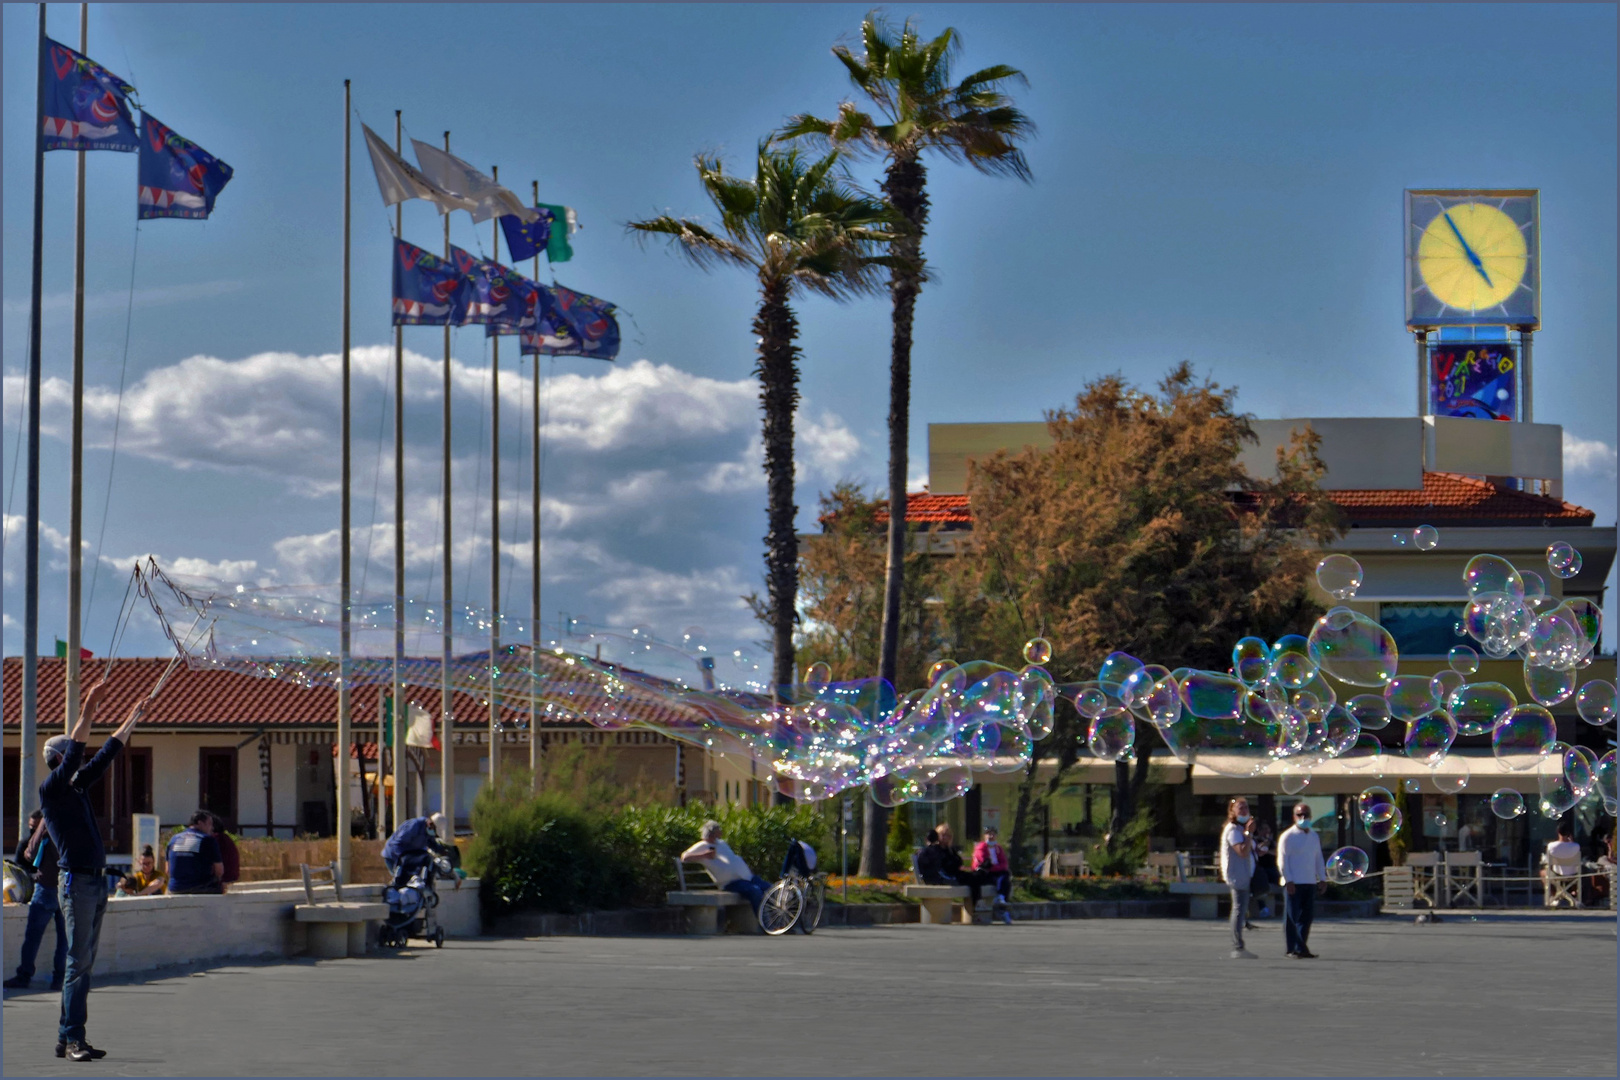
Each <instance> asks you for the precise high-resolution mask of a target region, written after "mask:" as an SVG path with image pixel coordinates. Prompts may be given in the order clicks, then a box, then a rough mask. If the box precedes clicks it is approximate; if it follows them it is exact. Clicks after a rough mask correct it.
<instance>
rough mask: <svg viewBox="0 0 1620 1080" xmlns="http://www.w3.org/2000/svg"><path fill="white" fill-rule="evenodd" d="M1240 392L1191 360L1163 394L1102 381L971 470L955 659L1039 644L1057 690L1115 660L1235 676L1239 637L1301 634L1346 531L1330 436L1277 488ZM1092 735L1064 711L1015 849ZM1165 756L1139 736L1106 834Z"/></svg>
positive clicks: (952, 615) (951, 608)
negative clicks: (1325, 488)
mask: <svg viewBox="0 0 1620 1080" xmlns="http://www.w3.org/2000/svg"><path fill="white" fill-rule="evenodd" d="M1234 397H1235V391H1234V390H1233V389H1231V388H1225V387H1219V386H1216V385H1214V384H1213V383H1211V382H1208V381H1203V382H1199V381H1198V380H1196V379H1195V377H1194V375H1193V372H1192V369H1191V368H1190V367H1189V366H1188V365H1186V364H1182V365H1180V366H1179V367H1177V368H1175V369H1174V370H1173V371H1171V372H1170V374H1169V375H1168V376H1167V377H1166V378H1165V379H1164V380H1163V381H1162V382H1161V383H1160V384H1159V387H1158V392H1157V393H1156V394H1155V393H1149V392H1144V391H1142V390H1139V389H1136V388H1135V387H1133V386H1131V385H1130V384H1129V383H1127V382H1126V381H1125V379H1124V378H1123V377H1122V376H1119V375H1109V376H1105V377H1103V378H1099V379H1096V380H1094V381H1093V382H1091V383H1089V384H1087V385H1086V387H1085V388H1084V389H1083V390H1082V392H1081V393H1080V394H1079V395H1078V396H1077V398H1076V399H1075V404H1074V407H1073V408H1072V409H1059V410H1057V411H1055V412H1051V413H1049V414H1048V415H1047V427H1048V430H1049V431H1050V432H1051V434H1052V438H1053V440H1054V443H1053V445H1052V446H1051V447H1050V448H1048V449H1042V450H1036V449H1030V450H1026V451H1024V452H1023V453H1020V454H1016V455H1013V454H1008V453H1006V452H1001V453H998V454H995V455H993V456H992V457H990V458H988V459H984V460H980V461H977V462H975V463H974V464H973V466H972V468H971V469H970V473H969V484H968V487H969V495H970V498H971V502H972V507H973V540H974V544H973V547H972V550H971V551H969V552H967V553H966V554H964V555H962V556H960V557H959V558H957V559H956V560H954V561H953V565H952V567H951V570H952V575H951V580H950V581H949V582H948V583H947V585H946V586H945V588H944V591H943V596H944V602H945V618H946V620H947V622H948V623H949V626H950V636H951V638H952V639H953V644H954V646H955V648H956V650H957V652H958V654H959V655H961V656H976V657H986V658H990V659H1000V658H1013V657H1016V656H1017V655H1018V651H1019V648H1020V645H1021V643H1022V642H1023V641H1025V640H1026V639H1028V638H1030V637H1033V636H1036V635H1040V636H1042V637H1046V638H1048V639H1049V640H1050V641H1051V642H1052V645H1053V650H1054V652H1053V657H1052V660H1051V663H1050V664H1049V665H1048V667H1049V669H1050V670H1051V671H1052V672H1053V674H1054V676H1055V677H1056V678H1057V679H1058V680H1059V681H1060V682H1063V681H1072V680H1084V679H1092V678H1095V677H1096V673H1097V669H1098V667H1099V665H1100V664H1101V662H1102V661H1103V659H1104V658H1105V657H1106V656H1107V655H1108V654H1109V653H1110V652H1114V651H1120V652H1126V653H1129V654H1131V655H1133V656H1136V657H1138V658H1139V659H1141V660H1143V661H1144V662H1147V663H1158V664H1163V665H1164V666H1166V667H1170V668H1176V667H1201V668H1211V669H1215V670H1224V669H1225V668H1226V667H1227V666H1228V665H1229V664H1230V662H1231V660H1230V658H1231V648H1232V644H1233V643H1234V642H1235V641H1236V640H1237V638H1239V637H1242V636H1243V635H1245V634H1258V635H1261V636H1263V637H1267V638H1268V639H1269V638H1271V637H1273V636H1275V635H1278V634H1281V633H1287V632H1297V631H1301V630H1302V628H1304V627H1307V626H1308V625H1309V624H1310V621H1311V620H1312V619H1313V618H1314V617H1315V616H1316V615H1317V614H1318V613H1319V611H1318V609H1317V608H1316V607H1315V605H1314V604H1313V603H1312V601H1311V600H1310V599H1309V597H1308V595H1307V593H1306V591H1305V590H1306V584H1307V582H1308V580H1309V578H1310V576H1311V573H1312V570H1313V568H1314V565H1315V559H1316V556H1315V554H1313V551H1314V549H1316V548H1318V547H1319V546H1320V545H1322V544H1324V543H1326V542H1327V541H1328V540H1330V539H1331V538H1332V537H1333V536H1334V535H1335V534H1336V532H1337V529H1338V516H1337V511H1336V510H1335V508H1334V507H1333V504H1332V503H1331V502H1329V501H1328V499H1327V498H1326V496H1324V495H1323V494H1322V493H1321V491H1320V490H1319V489H1318V487H1317V481H1318V480H1319V478H1320V477H1321V475H1322V472H1323V466H1322V463H1321V460H1320V458H1319V457H1318V456H1317V452H1316V448H1317V442H1318V439H1317V436H1316V435H1315V433H1314V432H1311V431H1310V430H1309V429H1306V430H1304V431H1299V432H1295V435H1294V439H1293V443H1292V446H1291V448H1290V449H1289V450H1288V451H1286V452H1285V451H1283V450H1281V449H1279V451H1278V454H1277V476H1276V478H1275V479H1271V478H1257V477H1252V476H1250V475H1248V473H1247V472H1246V471H1245V469H1244V467H1243V465H1242V463H1241V462H1240V460H1239V456H1240V455H1241V453H1242V452H1243V449H1244V447H1245V445H1247V444H1249V443H1252V442H1253V441H1254V440H1255V436H1254V432H1253V429H1252V428H1251V426H1250V423H1249V420H1250V418H1249V417H1248V416H1246V415H1243V414H1240V413H1238V412H1237V411H1236V410H1235V408H1234ZM1002 662H1009V661H1008V660H1003V661H1002ZM1084 739H1085V729H1084V726H1083V721H1082V720H1081V718H1080V716H1079V714H1078V713H1077V712H1075V710H1074V709H1073V708H1072V707H1063V708H1060V709H1059V710H1058V712H1057V714H1056V723H1055V725H1054V729H1053V732H1052V734H1051V735H1050V736H1049V737H1048V738H1047V739H1045V740H1043V741H1042V743H1041V744H1040V745H1039V746H1038V747H1037V754H1036V759H1035V760H1032V761H1031V762H1030V765H1029V768H1028V769H1027V771H1026V772H1025V776H1024V781H1023V784H1022V785H1021V788H1020V793H1019V801H1018V807H1017V814H1016V817H1015V819H1014V825H1013V835H1012V839H1011V843H1010V844H1009V845H1008V846H1009V848H1010V850H1011V851H1013V852H1015V853H1016V852H1019V851H1020V850H1021V844H1022V841H1023V834H1024V829H1025V827H1026V822H1027V820H1028V812H1029V810H1030V808H1031V803H1032V800H1034V801H1040V800H1043V799H1046V798H1049V797H1050V793H1051V792H1053V791H1055V790H1056V789H1057V786H1058V784H1059V782H1060V780H1061V777H1062V775H1063V771H1064V770H1065V769H1067V768H1068V767H1069V766H1070V765H1072V764H1073V763H1074V762H1075V760H1076V757H1077V755H1078V752H1079V748H1080V745H1081V744H1082V743H1083V742H1084ZM1161 744H1162V743H1161V740H1159V738H1158V735H1157V731H1156V729H1155V728H1153V726H1152V725H1151V724H1142V723H1139V724H1138V725H1137V732H1136V741H1135V761H1134V763H1131V762H1125V761H1121V762H1118V763H1116V765H1115V783H1114V800H1113V815H1112V820H1111V822H1110V835H1111V836H1114V837H1118V836H1120V835H1121V834H1122V833H1123V831H1124V827H1125V825H1126V823H1128V822H1130V821H1131V819H1132V817H1133V816H1134V808H1135V803H1136V798H1137V794H1138V793H1139V792H1140V790H1141V788H1142V785H1143V784H1144V783H1145V782H1146V780H1147V775H1148V754H1149V752H1150V750H1151V749H1152V748H1153V747H1154V746H1156V745H1161ZM1042 757H1055V758H1056V763H1057V772H1056V774H1055V775H1054V777H1053V779H1052V781H1051V782H1050V783H1049V784H1048V785H1046V790H1045V792H1042V793H1040V794H1039V795H1037V794H1036V793H1035V791H1034V787H1035V785H1034V777H1035V770H1036V762H1037V761H1038V760H1040V759H1041V758H1042Z"/></svg>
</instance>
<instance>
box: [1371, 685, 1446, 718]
mask: <svg viewBox="0 0 1620 1080" xmlns="http://www.w3.org/2000/svg"><path fill="white" fill-rule="evenodd" d="M1384 701H1385V702H1387V703H1388V704H1389V714H1390V715H1391V716H1393V717H1394V718H1395V719H1397V720H1407V721H1412V720H1416V719H1417V718H1418V717H1420V716H1427V715H1429V714H1430V713H1432V712H1434V710H1436V709H1438V708H1439V707H1440V699H1439V698H1437V697H1435V693H1434V685H1433V683H1432V682H1431V681H1430V680H1429V679H1428V678H1427V677H1425V676H1422V675H1399V676H1396V677H1395V678H1393V679H1391V680H1390V681H1389V685H1388V686H1386V687H1384Z"/></svg>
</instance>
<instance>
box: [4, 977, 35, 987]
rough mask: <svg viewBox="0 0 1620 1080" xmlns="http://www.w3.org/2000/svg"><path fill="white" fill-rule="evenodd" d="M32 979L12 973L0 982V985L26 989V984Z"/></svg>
mask: <svg viewBox="0 0 1620 1080" xmlns="http://www.w3.org/2000/svg"><path fill="white" fill-rule="evenodd" d="M33 981H34V980H33V979H25V978H23V977H22V976H21V975H13V976H12V977H11V978H9V979H7V980H6V981H5V982H3V983H0V986H4V987H5V988H6V989H7V990H26V989H28V984H29V983H31V982H33Z"/></svg>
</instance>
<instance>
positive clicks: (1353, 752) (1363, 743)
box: [1338, 735, 1384, 772]
mask: <svg viewBox="0 0 1620 1080" xmlns="http://www.w3.org/2000/svg"><path fill="white" fill-rule="evenodd" d="M1383 756H1384V747H1383V745H1382V744H1380V743H1379V741H1378V740H1377V739H1376V738H1375V737H1373V736H1371V735H1360V736H1357V737H1356V741H1355V745H1353V746H1351V747H1350V749H1348V750H1346V751H1345V752H1344V753H1342V754H1340V755H1339V757H1338V760H1339V762H1340V763H1341V764H1342V765H1343V766H1344V767H1345V768H1346V769H1352V770H1354V771H1356V772H1364V771H1374V772H1376V771H1377V769H1378V767H1380V766H1381V765H1382V763H1383Z"/></svg>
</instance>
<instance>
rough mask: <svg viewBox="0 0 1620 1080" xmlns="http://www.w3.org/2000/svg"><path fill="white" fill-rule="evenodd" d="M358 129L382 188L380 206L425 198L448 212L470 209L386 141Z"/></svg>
mask: <svg viewBox="0 0 1620 1080" xmlns="http://www.w3.org/2000/svg"><path fill="white" fill-rule="evenodd" d="M360 130H361V131H363V132H365V135H366V149H368V150H370V151H371V167H372V168H373V169H374V170H376V173H377V190H378V191H380V192H382V199H383V205H384V206H393V205H394V204H395V203H402V202H404V201H405V200H406V199H426V200H427V201H428V202H430V203H433V204H434V205H435V206H437V207H438V208H439V213H441V214H448V213H449V212H450V211H452V210H466V211H467V212H468V213H471V212H472V211H473V209H474V205H473V202H472V200H470V199H463V198H462V197H461V196H459V195H453V194H451V193H450V192H448V191H446V190H445V189H444V188H442V187H440V186H439V185H438V184H435V183H433V181H431V180H429V179H428V178H427V177H425V176H423V175H422V174H421V173H420V172H418V171H417V170H416V167H415V166H413V165H411V164H410V163H409V162H407V161H406V160H405V159H404V158H402V157H400V156H399V155H398V154H396V153H394V151H393V150H391V149H389V146H388V144H387V143H385V142H383V141H382V139H380V138H378V137H377V133H376V132H375V131H372V130H371V129H370V128H368V127H366V125H364V124H361V125H360Z"/></svg>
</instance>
